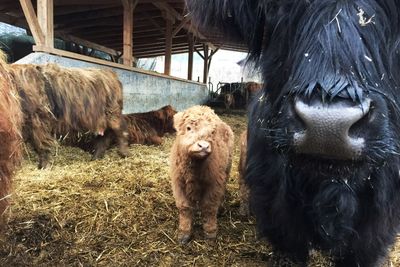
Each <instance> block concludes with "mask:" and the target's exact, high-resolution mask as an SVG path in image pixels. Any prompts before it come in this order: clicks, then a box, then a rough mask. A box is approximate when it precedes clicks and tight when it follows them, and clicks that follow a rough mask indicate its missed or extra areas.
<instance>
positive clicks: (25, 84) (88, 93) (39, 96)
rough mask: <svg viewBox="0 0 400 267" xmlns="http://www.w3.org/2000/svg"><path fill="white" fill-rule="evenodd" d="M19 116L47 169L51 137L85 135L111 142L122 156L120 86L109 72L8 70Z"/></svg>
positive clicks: (47, 68) (47, 67) (43, 68)
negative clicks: (107, 136)
mask: <svg viewBox="0 0 400 267" xmlns="http://www.w3.org/2000/svg"><path fill="white" fill-rule="evenodd" d="M11 68H12V69H11V70H12V73H13V75H14V77H15V80H16V82H17V85H18V92H19V95H20V96H21V99H22V101H21V103H22V109H23V112H24V119H25V120H24V121H25V123H24V127H23V133H24V138H25V140H26V141H28V142H29V143H31V144H32V146H33V148H34V150H35V151H36V152H37V153H38V155H39V168H44V167H46V165H47V164H48V161H49V154H50V150H51V147H52V145H53V143H54V142H55V139H54V137H53V136H54V135H67V134H68V133H69V132H72V133H76V132H87V131H90V132H92V133H96V134H99V135H103V134H104V132H105V130H106V129H111V130H112V131H114V133H115V134H116V136H117V139H118V143H119V152H120V154H121V156H127V155H128V148H127V141H126V135H127V133H126V131H125V130H126V129H124V128H123V126H124V124H123V123H122V85H121V82H120V81H119V80H118V77H117V75H116V74H115V73H114V72H113V71H111V70H100V69H94V68H86V69H79V68H63V67H59V66H58V65H56V64H47V65H43V66H39V65H31V64H28V65H12V67H11Z"/></svg>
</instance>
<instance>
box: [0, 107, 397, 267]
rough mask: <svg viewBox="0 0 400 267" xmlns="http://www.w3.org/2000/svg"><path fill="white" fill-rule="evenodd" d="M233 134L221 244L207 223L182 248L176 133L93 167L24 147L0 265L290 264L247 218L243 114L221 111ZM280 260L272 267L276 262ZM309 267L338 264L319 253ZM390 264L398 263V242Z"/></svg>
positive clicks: (77, 157)
mask: <svg viewBox="0 0 400 267" xmlns="http://www.w3.org/2000/svg"><path fill="white" fill-rule="evenodd" d="M221 118H222V119H223V120H224V121H226V122H227V123H228V124H229V125H230V126H231V127H232V129H233V130H234V132H235V135H236V136H235V141H236V147H235V155H234V164H233V169H232V172H231V178H230V180H229V182H228V185H227V195H226V201H225V203H224V206H223V209H222V211H221V214H220V216H219V233H218V237H217V240H216V241H208V240H205V239H204V238H203V236H202V231H201V227H200V225H199V222H200V221H199V220H197V221H198V225H197V227H196V231H195V235H194V239H193V240H192V241H191V242H190V243H189V244H188V245H186V246H182V245H179V244H178V243H177V242H176V234H177V231H176V230H177V220H178V217H177V210H176V208H175V204H174V199H173V197H172V193H171V188H170V183H169V176H168V155H169V150H170V147H171V144H172V141H173V137H169V138H166V139H165V142H164V144H163V145H162V146H161V147H154V146H141V145H134V146H131V147H130V152H131V156H130V157H129V158H126V159H121V158H120V157H119V156H118V155H117V152H116V150H115V149H113V150H111V151H108V153H107V154H106V157H105V158H104V159H102V160H98V161H90V155H89V154H87V153H85V152H83V151H81V150H80V149H77V148H71V147H58V148H57V149H55V150H54V156H53V164H52V166H51V167H50V168H48V169H46V170H38V169H37V168H36V165H37V159H36V156H35V155H34V154H33V153H32V152H30V150H29V148H27V149H26V153H25V154H26V156H25V160H24V162H23V164H22V168H21V170H20V171H19V172H18V173H17V176H16V178H15V180H14V193H13V205H12V207H11V208H10V209H9V210H8V211H7V215H8V219H7V224H6V226H5V227H4V229H3V236H2V239H1V243H0V266H218V267H219V266H272V265H274V266H279V265H282V264H281V263H282V262H283V261H284V260H283V259H279V257H277V256H276V255H273V253H272V252H271V249H270V247H269V246H268V245H267V244H266V243H265V242H262V241H260V240H258V239H257V236H256V231H255V222H254V219H252V218H246V217H242V216H240V215H239V212H238V211H239V198H238V183H237V178H238V171H237V163H238V161H239V145H238V137H239V135H240V133H241V132H242V131H243V130H244V129H245V127H246V116H245V113H244V112H234V113H230V114H221ZM271 262H273V263H274V264H271ZM310 266H314V267H316V266H331V265H330V263H329V260H328V259H326V258H324V257H323V256H321V255H320V254H318V253H314V254H313V256H312V260H311V262H310ZM388 266H400V242H398V246H397V247H396V248H395V249H394V250H393V252H392V254H391V258H390V263H388Z"/></svg>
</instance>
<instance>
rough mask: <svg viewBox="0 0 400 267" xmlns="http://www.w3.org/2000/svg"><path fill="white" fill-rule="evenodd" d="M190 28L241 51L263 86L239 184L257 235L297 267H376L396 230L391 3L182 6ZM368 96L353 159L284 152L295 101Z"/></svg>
mask: <svg viewBox="0 0 400 267" xmlns="http://www.w3.org/2000/svg"><path fill="white" fill-rule="evenodd" d="M187 2H188V7H189V10H190V11H191V12H192V15H193V17H194V19H195V20H196V21H197V22H198V23H199V26H200V27H203V28H208V29H211V30H212V29H213V28H214V29H218V30H222V31H223V32H224V33H225V34H226V35H227V36H230V37H232V38H233V39H236V40H238V41H244V42H246V43H247V44H248V47H249V51H250V56H249V58H250V59H253V60H256V62H258V63H259V66H260V68H261V71H262V74H263V78H264V89H263V90H264V93H263V95H262V96H261V97H260V98H259V99H258V101H255V102H254V103H253V106H252V108H251V111H250V115H249V117H250V120H249V141H248V161H247V177H246V179H247V183H248V184H249V186H250V189H251V196H250V198H251V199H250V201H251V206H252V207H253V209H254V210H253V212H254V214H255V215H256V218H257V225H258V229H259V231H260V233H261V235H263V236H266V237H267V238H268V239H269V241H270V242H271V243H272V244H273V246H274V247H275V248H276V249H277V250H279V251H283V252H285V253H287V254H288V255H290V256H292V257H293V258H294V259H295V260H297V261H299V262H300V263H305V262H306V261H307V258H308V251H309V249H310V248H318V249H322V250H327V251H329V252H330V253H331V254H332V255H333V257H334V261H335V263H336V266H363V267H364V266H378V265H379V264H380V263H381V262H382V260H383V259H384V257H385V256H386V255H387V253H388V248H390V246H391V245H392V244H393V243H394V239H395V236H396V233H397V231H398V228H399V224H400V179H399V139H400V136H399V134H400V118H399V114H400V113H399V112H400V109H399V100H398V99H399V98H398V95H399V94H400V89H399V82H400V75H399V71H400V64H399V55H398V50H399V40H400V34H399V33H400V1H397V0H275V1H272V0H210V1H199V0H197V1H196V0H188V1H187ZM316 97H318V98H322V100H323V101H326V102H335V101H344V100H346V99H347V100H346V101H352V102H361V101H362V100H363V99H365V98H366V97H368V98H369V99H371V100H372V105H371V110H370V111H369V113H368V114H367V116H365V117H364V118H363V119H362V120H361V121H359V122H357V124H355V125H354V126H353V127H352V128H351V129H350V134H351V135H353V136H356V137H363V138H364V139H365V141H366V146H365V149H364V151H363V152H362V156H361V158H360V159H358V160H353V161H344V160H343V161H339V160H327V159H322V158H319V157H311V156H307V155H298V154H296V153H295V152H294V151H293V144H292V140H293V132H294V131H295V130H296V129H299V127H301V125H298V121H297V120H294V119H293V116H290V114H293V101H294V99H295V98H302V99H305V100H310V99H312V98H316Z"/></svg>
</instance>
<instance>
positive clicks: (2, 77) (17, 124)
mask: <svg viewBox="0 0 400 267" xmlns="http://www.w3.org/2000/svg"><path fill="white" fill-rule="evenodd" d="M21 121H22V113H21V110H20V103H19V98H18V94H17V90H16V88H15V85H14V83H13V81H12V76H10V74H9V70H8V65H7V64H6V62H5V55H4V54H3V52H2V51H0V147H1V150H0V215H1V214H3V213H4V211H5V210H6V208H7V207H8V205H9V194H10V184H11V178H12V175H13V173H14V171H15V168H16V166H17V165H18V163H19V160H20V155H21V142H22V138H21V132H20V130H21Z"/></svg>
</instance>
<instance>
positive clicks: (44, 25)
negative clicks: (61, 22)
mask: <svg viewBox="0 0 400 267" xmlns="http://www.w3.org/2000/svg"><path fill="white" fill-rule="evenodd" d="M53 9H54V3H53V0H37V16H38V21H39V25H40V28H41V29H42V32H43V35H44V45H45V46H47V47H54V13H53Z"/></svg>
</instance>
